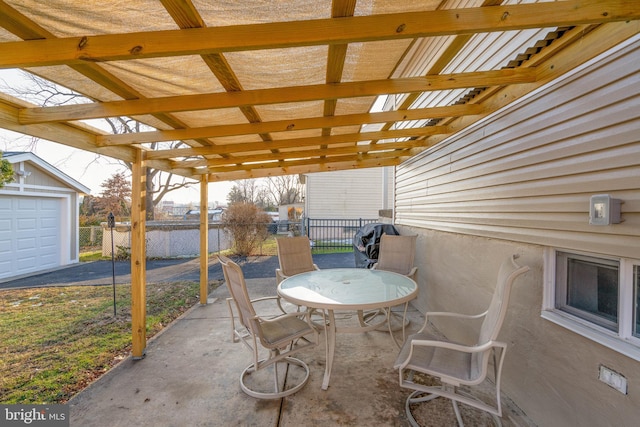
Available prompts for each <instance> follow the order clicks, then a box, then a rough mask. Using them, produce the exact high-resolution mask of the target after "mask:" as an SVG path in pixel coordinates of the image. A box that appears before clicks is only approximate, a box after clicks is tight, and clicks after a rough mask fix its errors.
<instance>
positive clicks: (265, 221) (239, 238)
mask: <svg viewBox="0 0 640 427" xmlns="http://www.w3.org/2000/svg"><path fill="white" fill-rule="evenodd" d="M222 222H223V224H224V229H225V230H226V231H227V232H229V233H230V234H231V238H232V239H233V246H234V251H235V253H236V254H237V255H241V256H247V255H249V254H250V253H251V252H252V251H253V250H254V249H255V248H256V247H257V246H258V244H259V243H261V242H263V241H265V240H266V239H267V237H269V232H268V225H269V223H271V217H270V216H269V215H268V214H267V213H266V212H264V211H262V210H260V209H259V208H258V207H257V206H256V205H254V204H253V203H234V204H232V205H231V206H229V208H228V209H227V210H226V211H225V212H224V214H222Z"/></svg>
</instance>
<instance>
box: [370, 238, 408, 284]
mask: <svg viewBox="0 0 640 427" xmlns="http://www.w3.org/2000/svg"><path fill="white" fill-rule="evenodd" d="M416 238H417V236H415V235H413V236H395V235H392V234H383V235H382V236H381V237H380V250H379V252H378V261H377V262H376V263H375V264H373V267H371V268H372V269H374V270H385V271H392V272H394V273H398V274H402V275H404V276H407V277H409V278H411V279H413V280H416V272H417V271H418V268H417V267H414V265H413V262H414V260H415V256H416Z"/></svg>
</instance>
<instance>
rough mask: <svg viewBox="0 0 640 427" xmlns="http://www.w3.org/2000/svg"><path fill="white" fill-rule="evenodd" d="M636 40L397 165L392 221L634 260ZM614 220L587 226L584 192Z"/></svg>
mask: <svg viewBox="0 0 640 427" xmlns="http://www.w3.org/2000/svg"><path fill="white" fill-rule="evenodd" d="M639 57H640V42H638V41H637V40H636V41H635V42H634V43H630V44H629V45H628V46H626V47H625V48H624V49H622V50H620V51H618V52H617V53H615V54H613V55H612V56H610V57H607V58H606V59H604V60H601V61H600V62H598V63H596V64H591V65H590V66H589V67H587V68H585V69H583V70H582V71H580V72H578V73H577V74H575V75H573V76H570V77H568V78H566V79H564V80H562V81H560V82H556V83H555V84H553V85H551V86H550V87H548V88H543V90H541V91H539V92H538V93H536V94H534V95H533V96H530V97H529V98H528V99H526V100H524V101H523V102H520V103H519V104H518V105H517V106H515V107H511V108H509V109H507V110H506V111H504V112H501V113H498V114H495V115H494V116H493V117H490V118H488V119H486V120H485V121H484V123H483V124H482V125H479V126H476V127H474V129H472V130H469V131H467V132H465V133H464V134H463V135H461V136H459V137H456V138H455V139H451V140H448V141H446V142H445V143H444V144H442V145H441V146H438V147H436V148H434V149H431V150H428V151H427V152H425V153H423V154H421V155H419V156H416V157H414V158H413V159H411V160H410V161H407V162H405V163H403V164H402V165H400V166H399V167H398V168H397V171H396V181H397V187H396V223H397V224H400V225H407V226H413V227H420V228H430V229H434V230H441V231H448V232H456V233H463V234H472V235H477V236H485V237H493V238H500V239H507V240H513V241H516V242H527V243H534V244H540V245H545V246H554V247H560V248H567V249H576V250H584V251H592V252H596V253H604V254H610V255H616V256H625V257H631V258H640V244H638V242H639V240H638V237H640V94H639V92H640V71H639V70H638V66H639V61H638V58H639ZM603 193H604V194H610V195H611V196H612V197H614V198H617V199H621V200H622V201H623V204H622V218H623V220H624V221H623V222H622V223H621V224H616V225H611V226H593V225H589V198H590V196H592V195H595V194H603Z"/></svg>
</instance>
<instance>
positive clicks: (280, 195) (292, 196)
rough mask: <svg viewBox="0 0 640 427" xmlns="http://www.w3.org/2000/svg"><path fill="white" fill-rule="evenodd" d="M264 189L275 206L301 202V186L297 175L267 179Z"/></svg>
mask: <svg viewBox="0 0 640 427" xmlns="http://www.w3.org/2000/svg"><path fill="white" fill-rule="evenodd" d="M265 187H266V189H267V191H268V193H269V195H270V197H271V199H272V200H273V202H274V203H275V205H276V206H281V205H291V204H293V203H300V202H302V184H301V183H300V179H299V177H298V175H282V176H275V177H268V178H266V180H265Z"/></svg>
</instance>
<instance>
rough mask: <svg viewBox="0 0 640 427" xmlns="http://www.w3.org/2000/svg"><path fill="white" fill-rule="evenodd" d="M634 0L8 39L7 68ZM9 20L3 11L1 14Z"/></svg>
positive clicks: (357, 38)
mask: <svg viewBox="0 0 640 427" xmlns="http://www.w3.org/2000/svg"><path fill="white" fill-rule="evenodd" d="M634 3H635V2H633V1H628V0H609V1H603V0H568V1H560V2H550V3H533V4H519V5H505V6H491V7H475V8H466V9H450V10H435V11H428V12H412V13H396V14H382V15H371V16H356V17H343V18H330V19H316V20H306V21H291V22H272V23H265V24H249V25H233V26H227V27H205V28H192V29H188V30H167V31H150V32H138V33H128V34H108V35H94V36H84V37H68V38H60V39H51V40H33V41H26V42H10V43H4V44H3V55H2V57H0V68H26V67H40V66H48V65H59V64H66V65H70V64H76V63H86V62H96V61H98V62H100V61H121V60H131V59H141V58H154V57H168V56H183V55H203V54H212V53H222V52H236V51H247V50H258V49H277V48H287V47H298V46H315V45H334V44H346V43H355V42H368V41H376V40H396V39H406V38H417V37H437V36H445V35H456V34H469V33H483V32H492V31H508V30H519V29H527V28H544V27H558V26H566V25H579V24H591V23H604V22H614V21H626V20H632V19H638V18H640V11H639V10H638V7H637V5H635V4H634ZM0 18H2V16H0Z"/></svg>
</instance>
